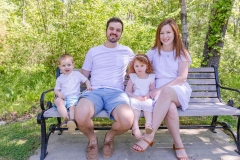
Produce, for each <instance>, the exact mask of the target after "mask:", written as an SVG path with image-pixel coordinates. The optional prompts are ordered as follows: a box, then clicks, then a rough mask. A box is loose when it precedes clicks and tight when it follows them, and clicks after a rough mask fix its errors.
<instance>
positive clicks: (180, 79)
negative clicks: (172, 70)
mask: <svg viewBox="0 0 240 160" xmlns="http://www.w3.org/2000/svg"><path fill="white" fill-rule="evenodd" d="M178 65H179V66H178V76H177V78H175V79H174V80H172V81H171V82H169V83H167V84H165V85H163V86H161V87H159V88H156V89H155V90H153V91H151V92H149V95H150V97H151V98H153V99H154V98H155V97H156V96H157V95H158V94H159V93H160V92H161V90H162V89H163V88H164V87H168V86H174V85H182V84H183V83H184V82H186V80H187V76H188V66H189V62H188V61H184V62H179V64H178Z"/></svg>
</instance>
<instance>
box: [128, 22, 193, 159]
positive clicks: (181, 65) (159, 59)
mask: <svg viewBox="0 0 240 160" xmlns="http://www.w3.org/2000/svg"><path fill="white" fill-rule="evenodd" d="M147 56H148V58H149V60H150V61H151V62H152V64H153V67H154V71H155V74H156V89H155V90H153V91H151V92H150V93H149V95H150V96H151V98H154V99H155V100H156V103H155V105H154V109H153V119H152V127H153V130H154V131H153V132H152V133H151V134H145V135H144V139H142V140H140V141H138V142H137V143H136V144H135V145H134V146H133V147H132V149H133V150H134V151H135V152H144V151H145V150H146V149H147V147H148V145H150V146H152V145H153V143H154V135H155V133H156V131H157V129H158V128H159V126H160V125H161V123H162V121H163V120H165V123H166V125H167V127H168V130H169V132H170V134H171V136H172V137H173V149H174V150H175V151H176V156H177V158H178V160H188V156H187V153H186V151H185V149H184V146H183V143H182V140H181V137H180V132H179V116H178V112H177V108H178V107H179V108H181V109H182V110H183V111H184V110H186V109H187V108H188V102H189V99H190V95H191V92H192V89H191V88H190V86H189V85H188V83H187V82H186V80H187V75H188V68H189V65H190V64H191V57H190V55H189V53H188V51H187V49H186V48H185V47H184V45H183V43H182V40H181V38H180V34H179V29H178V27H177V24H176V22H175V21H174V20H173V19H166V20H164V21H162V22H161V23H160V24H159V26H158V28H157V32H156V38H155V44H154V46H153V47H152V48H151V50H149V51H148V52H147Z"/></svg>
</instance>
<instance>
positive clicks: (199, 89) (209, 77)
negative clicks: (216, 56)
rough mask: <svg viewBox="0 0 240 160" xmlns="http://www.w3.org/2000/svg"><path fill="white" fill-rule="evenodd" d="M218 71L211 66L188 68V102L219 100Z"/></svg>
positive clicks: (216, 101)
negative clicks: (190, 91)
mask: <svg viewBox="0 0 240 160" xmlns="http://www.w3.org/2000/svg"><path fill="white" fill-rule="evenodd" d="M217 80H218V73H217V69H216V68H213V67H206V68H190V69H189V71H188V79H187V82H188V83H189V84H190V86H191V88H192V90H193V91H192V95H191V99H190V103H192V102H193V103H203V102H209V103H211V102H215V103H218V102H220V92H219V87H218V85H217Z"/></svg>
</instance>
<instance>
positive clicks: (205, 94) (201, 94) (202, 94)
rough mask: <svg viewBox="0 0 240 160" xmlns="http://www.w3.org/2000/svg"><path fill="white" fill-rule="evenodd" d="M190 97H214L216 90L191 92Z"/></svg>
mask: <svg viewBox="0 0 240 160" xmlns="http://www.w3.org/2000/svg"><path fill="white" fill-rule="evenodd" d="M191 97H192V98H194V97H216V98H217V92H192V94H191Z"/></svg>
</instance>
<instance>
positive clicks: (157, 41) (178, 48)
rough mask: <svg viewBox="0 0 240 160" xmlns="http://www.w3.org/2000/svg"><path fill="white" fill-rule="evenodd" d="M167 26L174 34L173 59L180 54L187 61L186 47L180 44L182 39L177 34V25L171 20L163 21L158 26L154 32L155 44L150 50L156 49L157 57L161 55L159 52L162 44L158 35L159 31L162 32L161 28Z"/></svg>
mask: <svg viewBox="0 0 240 160" xmlns="http://www.w3.org/2000/svg"><path fill="white" fill-rule="evenodd" d="M167 24H169V25H170V26H171V27H172V30H173V32H174V40H173V49H175V50H176V55H175V59H176V58H178V57H180V55H181V54H182V55H183V56H184V57H185V58H186V59H187V60H189V57H188V55H187V53H188V51H187V49H186V47H185V46H184V44H183V42H182V39H181V37H180V33H179V29H178V26H177V23H176V22H175V20H174V19H172V18H170V19H165V20H163V21H162V22H161V23H160V24H159V25H158V28H157V32H156V37H155V43H154V45H153V47H152V49H156V48H157V49H158V53H159V55H161V53H160V50H161V48H162V42H161V40H160V33H161V30H162V27H163V26H165V25H167Z"/></svg>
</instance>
